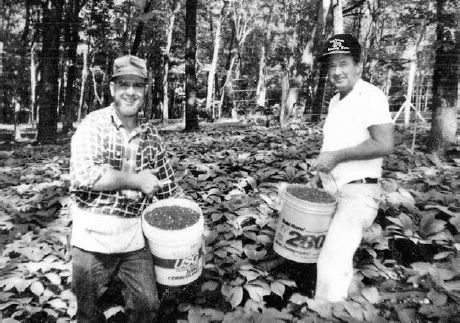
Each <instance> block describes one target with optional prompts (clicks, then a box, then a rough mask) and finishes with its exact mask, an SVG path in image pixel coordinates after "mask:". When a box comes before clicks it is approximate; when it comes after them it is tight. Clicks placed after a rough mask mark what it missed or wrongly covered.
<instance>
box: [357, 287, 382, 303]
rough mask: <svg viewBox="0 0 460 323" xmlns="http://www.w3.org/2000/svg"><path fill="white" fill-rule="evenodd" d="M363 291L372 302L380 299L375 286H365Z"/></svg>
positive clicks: (365, 296)
mask: <svg viewBox="0 0 460 323" xmlns="http://www.w3.org/2000/svg"><path fill="white" fill-rule="evenodd" d="M361 293H362V295H363V296H364V298H365V299H367V300H368V302H369V303H371V304H377V303H378V302H379V301H380V295H379V291H378V290H377V288H375V287H368V288H364V289H363V290H362V292H361Z"/></svg>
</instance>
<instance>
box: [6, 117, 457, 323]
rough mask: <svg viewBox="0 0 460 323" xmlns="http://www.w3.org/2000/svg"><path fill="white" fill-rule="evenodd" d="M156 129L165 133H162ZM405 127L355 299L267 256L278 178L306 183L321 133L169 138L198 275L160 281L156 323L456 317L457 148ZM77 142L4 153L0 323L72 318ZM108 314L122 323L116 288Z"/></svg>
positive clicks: (240, 130) (388, 167)
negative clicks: (197, 221) (316, 292)
mask: <svg viewBox="0 0 460 323" xmlns="http://www.w3.org/2000/svg"><path fill="white" fill-rule="evenodd" d="M160 128H161V127H160ZM412 130H413V128H409V129H407V130H403V129H399V127H398V129H397V131H396V132H397V148H396V151H395V153H394V154H392V155H391V156H389V157H388V158H386V159H385V163H384V179H383V180H382V183H381V184H382V187H383V190H384V197H383V200H382V203H381V205H380V209H379V214H378V216H377V219H376V221H375V223H374V224H373V225H372V227H371V228H370V229H369V230H367V231H366V233H365V235H364V238H363V241H362V244H361V246H360V248H359V250H358V252H357V253H356V255H355V259H354V262H355V268H356V270H355V273H354V280H353V284H352V287H351V289H350V297H349V299H347V301H346V302H343V303H339V304H323V303H318V302H316V301H315V300H314V299H313V298H312V297H311V296H312V295H311V284H312V281H313V280H314V279H313V278H312V277H313V276H314V270H312V269H311V266H308V265H302V264H296V263H293V262H291V261H288V260H285V259H283V258H281V257H280V256H278V255H277V254H276V253H275V252H274V251H273V237H274V232H275V230H276V224H277V219H278V218H279V211H280V210H279V198H278V188H279V186H280V183H307V182H308V181H309V180H310V179H311V178H312V177H313V176H314V173H313V172H311V171H310V162H311V159H312V158H314V157H315V156H316V155H317V153H318V151H319V147H320V144H321V138H322V131H321V125H320V124H319V125H318V124H309V123H304V124H296V125H293V126H291V127H289V128H287V129H281V128H279V127H277V126H271V127H264V126H258V125H254V124H241V123H235V122H226V123H221V124H202V125H201V130H200V131H199V132H183V131H180V127H179V126H177V125H176V126H175V127H172V126H171V128H169V129H162V135H163V137H164V139H165V143H166V146H167V149H168V152H169V156H170V160H171V163H172V166H173V167H174V169H175V171H176V177H177V179H178V180H179V184H180V185H181V187H182V188H183V189H184V190H185V191H186V192H187V193H188V195H190V196H191V197H192V198H193V199H194V200H195V201H196V202H198V203H199V205H200V207H201V208H202V210H203V214H204V216H205V222H206V230H205V256H204V257H205V264H204V266H203V273H202V275H201V277H200V278H199V279H197V280H196V281H195V282H193V283H192V284H189V285H186V286H184V287H181V288H166V287H162V286H160V294H161V298H162V311H161V313H162V321H163V322H169V321H171V322H172V321H176V320H179V321H181V322H186V321H188V322H351V321H354V322H362V321H367V322H458V321H460V254H459V249H460V193H459V187H460V147H459V146H456V147H453V148H452V149H451V150H450V151H449V154H448V158H447V159H446V160H439V159H437V158H436V157H435V156H433V155H430V154H429V153H427V151H426V147H425V141H426V138H427V132H428V131H427V126H426V125H423V124H419V125H418V128H417V132H416V133H415V135H416V136H415V142H414V141H413V139H414V132H413V131H412ZM69 144H70V138H69V137H63V138H60V139H59V140H58V143H57V144H55V145H44V146H36V145H32V144H31V143H29V142H27V141H24V142H20V143H18V144H3V145H1V146H0V150H1V151H0V247H1V249H0V250H1V254H0V321H1V322H5V323H10V322H69V321H73V320H74V319H75V311H76V301H75V297H74V295H73V294H72V292H71V290H70V286H71V267H70V261H71V259H70V255H69V235H70V228H71V218H70V215H69V212H68V205H69V191H68V189H69V178H68V171H69V157H70V146H69ZM103 300H104V303H103V308H104V314H105V316H106V317H107V318H108V321H110V322H123V320H124V316H123V311H124V308H123V302H122V299H120V292H119V289H118V288H117V286H113V288H111V289H109V291H108V292H107V294H106V295H105V296H104V299H103Z"/></svg>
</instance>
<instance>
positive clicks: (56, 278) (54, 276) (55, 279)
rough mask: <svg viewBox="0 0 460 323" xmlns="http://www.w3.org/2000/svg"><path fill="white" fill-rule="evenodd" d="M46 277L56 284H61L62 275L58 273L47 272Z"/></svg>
mask: <svg viewBox="0 0 460 323" xmlns="http://www.w3.org/2000/svg"><path fill="white" fill-rule="evenodd" d="M45 277H46V278H47V279H48V280H49V281H50V282H51V283H52V284H54V285H57V286H59V285H61V277H59V275H58V274H56V273H47V274H46V275H45Z"/></svg>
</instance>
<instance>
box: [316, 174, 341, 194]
mask: <svg viewBox="0 0 460 323" xmlns="http://www.w3.org/2000/svg"><path fill="white" fill-rule="evenodd" d="M318 175H319V178H320V179H321V183H322V184H323V188H324V190H325V191H326V192H328V193H329V194H331V195H336V194H337V191H338V190H339V189H338V187H337V182H336V181H335V178H334V176H333V175H332V173H330V172H329V173H324V172H319V171H318Z"/></svg>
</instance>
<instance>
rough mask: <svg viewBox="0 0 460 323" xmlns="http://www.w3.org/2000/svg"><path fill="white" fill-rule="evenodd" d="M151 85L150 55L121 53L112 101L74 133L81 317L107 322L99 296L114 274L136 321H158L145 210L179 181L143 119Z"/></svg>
mask: <svg viewBox="0 0 460 323" xmlns="http://www.w3.org/2000/svg"><path fill="white" fill-rule="evenodd" d="M146 90H147V67H146V62H145V61H144V60H143V59H140V58H138V57H136V56H130V55H128V56H123V57H119V58H117V59H116V60H115V62H114V65H113V75H112V81H111V82H110V92H111V94H112V97H113V103H112V104H111V105H110V106H108V107H106V108H104V109H100V110H97V111H94V112H92V113H90V114H89V115H88V116H87V117H86V118H85V119H84V120H83V121H82V123H81V124H80V126H79V127H78V129H77V131H76V132H75V135H74V136H73V138H72V144H71V159H70V181H71V191H72V197H73V204H72V206H71V212H72V217H73V227H72V239H71V243H72V246H73V248H72V262H73V268H72V269H73V273H72V275H73V276H72V283H73V291H74V293H75V294H76V296H77V304H78V310H77V321H78V322H79V323H81V322H103V321H104V318H103V316H102V313H101V309H100V304H98V299H99V297H100V296H101V295H102V294H103V293H104V292H105V291H106V290H107V286H108V284H109V283H110V282H111V281H112V280H113V278H115V277H118V278H119V279H120V280H121V282H122V283H123V284H124V286H123V287H124V291H123V296H124V299H125V304H126V314H127V316H128V320H129V322H136V323H138V322H152V321H153V320H154V319H155V317H156V315H157V314H156V312H157V310H158V307H159V301H158V294H157V289H156V285H155V275H154V269H153V262H152V261H153V260H152V255H151V253H150V250H149V248H148V245H146V243H145V238H144V236H143V233H142V228H141V219H140V215H141V212H142V211H143V210H144V208H145V207H146V206H147V205H148V204H150V203H151V202H152V201H153V200H155V199H163V198H167V197H171V196H173V195H177V191H178V187H177V185H176V183H175V178H174V172H173V170H172V168H171V166H170V164H169V162H168V160H167V158H166V152H165V148H164V146H163V142H162V140H161V138H160V136H159V134H158V131H157V130H156V128H155V127H153V125H151V124H148V123H145V124H140V121H139V118H138V114H139V111H140V110H141V108H142V107H143V105H144V98H145V94H146Z"/></svg>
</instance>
